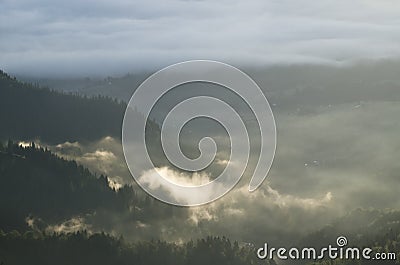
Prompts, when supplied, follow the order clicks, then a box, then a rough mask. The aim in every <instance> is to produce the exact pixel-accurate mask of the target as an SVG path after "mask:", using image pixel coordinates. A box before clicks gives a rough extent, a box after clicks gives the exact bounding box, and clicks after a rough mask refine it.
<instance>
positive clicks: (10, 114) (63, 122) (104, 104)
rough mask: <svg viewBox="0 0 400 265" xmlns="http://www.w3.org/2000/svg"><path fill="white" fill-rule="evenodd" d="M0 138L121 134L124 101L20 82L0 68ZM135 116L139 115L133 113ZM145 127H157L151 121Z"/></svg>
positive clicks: (59, 138)
mask: <svg viewBox="0 0 400 265" xmlns="http://www.w3.org/2000/svg"><path fill="white" fill-rule="evenodd" d="M0 103H1V104H0V121H1V123H0V139H2V140H7V139H9V138H12V139H16V140H21V139H41V140H43V141H45V142H47V143H60V142H65V141H84V140H97V139H100V138H102V137H105V136H112V137H116V138H120V137H121V127H122V119H123V116H124V113H125V109H126V104H125V103H123V102H120V101H117V100H115V99H111V98H109V97H104V96H94V97H91V98H87V97H82V96H78V95H72V94H64V93H61V92H56V91H52V90H50V89H49V88H43V87H39V86H37V85H32V84H29V83H23V82H20V81H18V80H17V79H15V78H13V77H10V76H9V75H7V74H6V73H4V72H3V71H1V70H0ZM136 118H137V119H143V117H142V116H141V115H140V114H137V117H136ZM148 126H150V127H148V128H151V129H157V126H156V125H155V124H153V123H152V122H151V121H149V122H148Z"/></svg>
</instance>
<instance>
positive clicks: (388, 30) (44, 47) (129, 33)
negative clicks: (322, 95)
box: [0, 0, 400, 76]
mask: <svg viewBox="0 0 400 265" xmlns="http://www.w3.org/2000/svg"><path fill="white" fill-rule="evenodd" d="M398 5H399V4H398V3H397V2H395V1H385V2H382V1H354V2H348V1H324V2H323V3H322V2H321V3H320V2H315V1H309V0H303V1H297V2H292V1H279V2H276V1H254V2H252V3H247V2H239V1H238V2H232V1H219V2H215V1H214V2H211V1H168V2H167V1H165V2H153V1H134V2H132V1H126V0H118V1H111V2H110V1H68V2H65V1H46V0H42V1H18V2H15V1H2V3H1V7H2V8H1V11H0V20H1V21H2V23H1V27H0V32H1V35H2V41H1V42H0V48H1V50H2V52H1V54H0V57H1V61H2V65H1V68H4V69H5V70H6V71H10V72H13V73H17V74H30V75H39V76H46V75H94V74H98V75H104V74H115V73H124V72H128V71H132V70H137V69H153V68H159V67H161V66H165V65H166V64H170V63H174V62H178V61H181V60H187V59H214V60H224V61H227V62H228V63H233V64H237V65H251V66H253V65H265V64H275V63H324V64H326V63H330V64H337V63H338V62H348V61H352V60H358V59H363V58H382V57H398V56H399V55H400V48H399V46H398V45H397V43H398V41H399V38H400V30H399V27H398V22H397V18H398V17H399V12H400V11H399V10H400V9H399V8H398Z"/></svg>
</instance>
